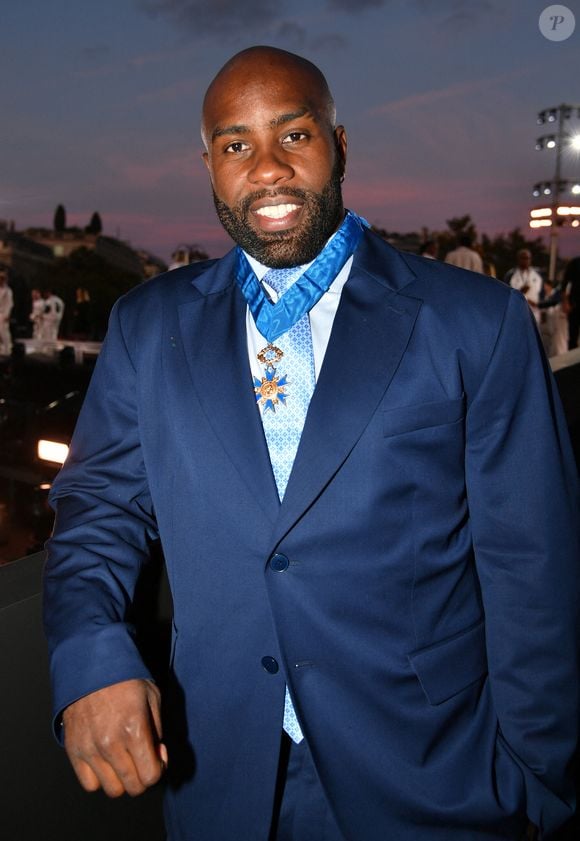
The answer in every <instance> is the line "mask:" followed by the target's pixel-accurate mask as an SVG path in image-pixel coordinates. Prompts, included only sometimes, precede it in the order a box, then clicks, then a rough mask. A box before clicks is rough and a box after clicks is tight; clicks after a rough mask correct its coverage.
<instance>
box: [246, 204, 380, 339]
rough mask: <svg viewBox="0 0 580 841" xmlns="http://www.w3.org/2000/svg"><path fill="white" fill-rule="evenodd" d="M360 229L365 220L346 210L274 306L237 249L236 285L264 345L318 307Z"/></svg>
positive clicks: (343, 262)
mask: <svg viewBox="0 0 580 841" xmlns="http://www.w3.org/2000/svg"><path fill="white" fill-rule="evenodd" d="M363 226H366V227H368V226H369V225H368V222H367V221H366V219H363V218H362V217H361V216H357V214H356V213H353V212H352V210H347V212H346V216H345V218H344V221H343V223H342V225H341V226H340V228H339V229H338V231H337V232H336V234H335V236H334V237H333V238H332V239H331V240H330V242H328V243H327V244H326V245H325V247H324V248H323V249H322V251H321V252H320V254H319V255H318V257H317V258H316V259H315V260H314V262H313V263H312V265H311V266H310V267H309V268H308V269H307V271H305V272H304V273H303V274H302V275H301V276H300V277H299V278H298V280H296V281H295V282H294V283H293V284H292V286H291V287H290V289H288V291H287V292H285V293H284V295H282V296H281V297H280V298H279V299H278V301H277V302H276V303H275V304H273V303H272V302H271V301H270V300H268V298H267V297H266V293H265V292H264V289H263V287H262V284H261V283H260V282H259V280H258V278H257V277H256V275H255V274H254V271H253V269H252V267H251V266H250V264H249V262H248V259H247V257H246V255H245V254H244V252H243V251H242V249H241V248H240V247H239V246H238V247H237V255H236V270H235V271H236V283H237V284H238V286H239V287H240V289H241V291H242V293H243V295H244V298H245V299H246V301H247V302H248V306H249V308H250V312H251V313H252V315H253V317H254V321H255V323H256V327H257V328H258V330H259V331H260V333H261V334H262V336H264V337H265V338H266V339H267V340H268V342H273V341H275V340H276V339H277V338H278V337H279V336H281V335H282V334H283V333H286V331H287V330H289V329H290V328H291V327H293V325H294V324H296V322H297V321H300V319H301V318H302V316H303V315H304V313H307V312H309V310H310V309H312V307H313V306H314V305H315V304H316V303H318V301H319V300H320V299H321V298H322V296H323V295H324V293H325V292H326V291H327V290H328V287H329V286H330V284H331V283H332V282H333V281H334V279H335V278H336V276H337V275H338V274H339V272H340V270H341V269H342V267H343V266H344V265H345V263H346V261H347V260H348V258H349V257H350V256H351V255H352V254H353V252H354V250H355V249H356V247H357V245H358V243H359V240H360V238H361V237H362V234H363Z"/></svg>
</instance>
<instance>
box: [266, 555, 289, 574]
mask: <svg viewBox="0 0 580 841" xmlns="http://www.w3.org/2000/svg"><path fill="white" fill-rule="evenodd" d="M289 566H290V561H289V560H288V558H287V557H286V555H280V554H276V555H272V557H271V558H270V569H273V570H274V572H284V570H287V569H288V567H289Z"/></svg>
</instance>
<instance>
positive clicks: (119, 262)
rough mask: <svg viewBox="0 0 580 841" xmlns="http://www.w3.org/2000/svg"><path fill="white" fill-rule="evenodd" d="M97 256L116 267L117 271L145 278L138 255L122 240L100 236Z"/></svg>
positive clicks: (96, 246) (97, 244)
mask: <svg viewBox="0 0 580 841" xmlns="http://www.w3.org/2000/svg"><path fill="white" fill-rule="evenodd" d="M95 254H98V255H99V257H102V259H103V260H105V261H106V262H107V263H109V264H110V265H111V266H115V268H116V269H120V270H121V271H123V272H127V273H128V274H134V275H137V276H138V277H143V267H142V264H141V260H140V259H139V255H138V253H137V252H136V251H134V250H133V249H132V248H131V246H130V245H127V243H126V242H122V241H121V240H120V239H115V238H114V237H105V236H102V235H101V236H98V237H97V241H96V243H95Z"/></svg>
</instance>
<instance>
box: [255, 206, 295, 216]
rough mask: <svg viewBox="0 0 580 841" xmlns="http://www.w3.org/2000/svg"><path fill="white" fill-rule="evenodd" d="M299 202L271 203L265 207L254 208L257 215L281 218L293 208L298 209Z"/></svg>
mask: <svg viewBox="0 0 580 841" xmlns="http://www.w3.org/2000/svg"><path fill="white" fill-rule="evenodd" d="M299 207H300V205H299V204H271V205H266V207H259V208H258V210H256V213H257V214H258V216H267V217H268V219H283V218H284V216H288V214H289V213H292V211H293V210H298V208H299Z"/></svg>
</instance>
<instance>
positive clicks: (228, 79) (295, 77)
mask: <svg viewBox="0 0 580 841" xmlns="http://www.w3.org/2000/svg"><path fill="white" fill-rule="evenodd" d="M276 80H280V81H285V82H286V83H287V82H288V81H292V84H296V85H297V87H298V89H299V90H303V91H308V95H307V97H306V100H307V101H306V102H305V107H307V108H308V109H310V110H311V111H312V112H313V113H316V114H317V116H318V118H319V119H321V120H324V121H325V122H326V123H327V124H328V126H329V128H330V129H331V130H332V129H334V128H335V125H336V108H335V106H334V100H333V98H332V94H331V93H330V90H329V87H328V83H327V81H326V79H325V78H324V75H323V74H322V73H321V71H320V70H319V69H318V67H316V65H315V64H312V62H311V61H308V60H307V59H305V58H302V57H301V56H299V55H295V54H294V53H289V52H287V51H286V50H279V49H276V48H275V47H249V48H248V49H246V50H242V51H241V52H239V53H237V54H236V55H235V56H233V57H232V58H230V60H229V61H227V62H226V64H224V66H223V67H222V69H221V70H220V71H219V72H218V74H217V75H216V76H215V78H214V79H213V81H212V82H211V84H210V85H209V87H208V89H207V92H206V94H205V97H204V100H203V109H202V123H201V136H202V139H203V143H204V145H205V147H206V149H207V148H208V147H209V144H210V143H211V141H212V136H213V133H214V131H215V126H216V124H218V123H219V115H220V114H221V112H222V107H223V102H224V99H226V100H227V99H228V98H229V97H231V96H232V94H233V95H234V96H235V95H237V92H241V91H243V90H247V89H248V86H254V87H255V88H260V87H261V86H264V85H266V83H268V84H269V85H270V86H272V85H273V84H275V83H276ZM216 121H217V123H216Z"/></svg>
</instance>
